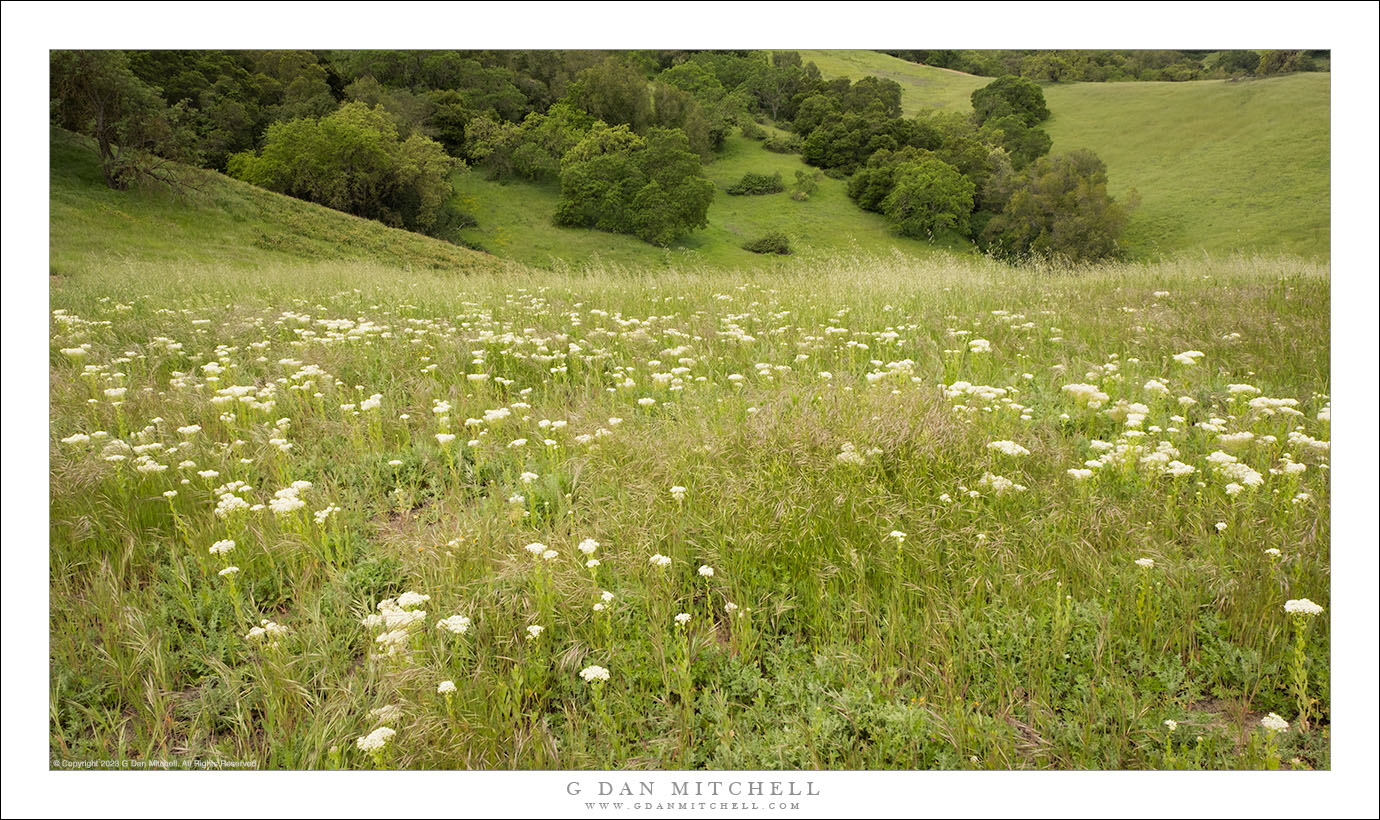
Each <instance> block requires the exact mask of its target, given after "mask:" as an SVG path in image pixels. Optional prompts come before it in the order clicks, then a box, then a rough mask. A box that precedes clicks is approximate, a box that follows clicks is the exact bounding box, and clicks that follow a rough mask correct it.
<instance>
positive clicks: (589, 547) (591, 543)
mask: <svg viewBox="0 0 1380 820" xmlns="http://www.w3.org/2000/svg"><path fill="white" fill-rule="evenodd" d="M577 548H578V549H579V550H580V552H583V553H584V554H585V555H593V554H594V551H595V550H597V549H599V542H598V541H595V540H594V539H593V538H586V539H585V540H583V541H581V542H580V543H579V545H578V547H577Z"/></svg>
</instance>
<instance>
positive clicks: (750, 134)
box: [738, 117, 767, 141]
mask: <svg viewBox="0 0 1380 820" xmlns="http://www.w3.org/2000/svg"><path fill="white" fill-rule="evenodd" d="M738 130H739V131H741V132H742V134H743V136H744V137H746V138H748V139H750V140H758V141H761V140H764V139H766V138H767V132H766V129H764V128H763V127H762V126H760V125H758V124H757V121H756V120H753V119H752V118H751V117H743V121H742V122H741V123H739V124H738Z"/></svg>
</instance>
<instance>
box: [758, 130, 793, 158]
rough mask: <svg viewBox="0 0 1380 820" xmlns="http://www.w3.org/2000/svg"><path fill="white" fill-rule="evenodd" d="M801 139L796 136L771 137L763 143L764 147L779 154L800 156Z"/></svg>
mask: <svg viewBox="0 0 1380 820" xmlns="http://www.w3.org/2000/svg"><path fill="white" fill-rule="evenodd" d="M800 145H801V143H800V137H797V136H795V135H794V134H787V135H786V136H783V137H769V138H768V139H766V140H765V141H763V143H762V147H763V148H765V149H767V150H768V151H772V152H774V153H777V154H798V153H800Z"/></svg>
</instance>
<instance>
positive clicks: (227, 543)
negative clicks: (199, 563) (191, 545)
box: [211, 538, 235, 555]
mask: <svg viewBox="0 0 1380 820" xmlns="http://www.w3.org/2000/svg"><path fill="white" fill-rule="evenodd" d="M234 548H235V542H234V541H232V540H230V539H228V538H227V539H225V540H224V541H217V542H216V543H214V544H212V545H211V554H212V555H228V554H229V553H230V550H232V549H234Z"/></svg>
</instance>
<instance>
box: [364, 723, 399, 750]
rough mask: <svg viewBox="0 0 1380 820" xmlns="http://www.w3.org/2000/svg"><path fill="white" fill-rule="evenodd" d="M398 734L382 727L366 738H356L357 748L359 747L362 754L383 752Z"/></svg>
mask: <svg viewBox="0 0 1380 820" xmlns="http://www.w3.org/2000/svg"><path fill="white" fill-rule="evenodd" d="M396 734H397V732H395V731H393V730H392V729H390V728H388V727H387V726H380V727H379V728H377V729H375V730H374V731H372V732H370V733H369V734H367V735H365V736H364V737H360V738H356V739H355V746H357V747H359V750H360V751H361V752H369V753H370V754H376V753H378V752H381V751H383V749H384V747H385V746H387V745H388V743H389V741H391V740H392V739H393V736H394V735H396Z"/></svg>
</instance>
